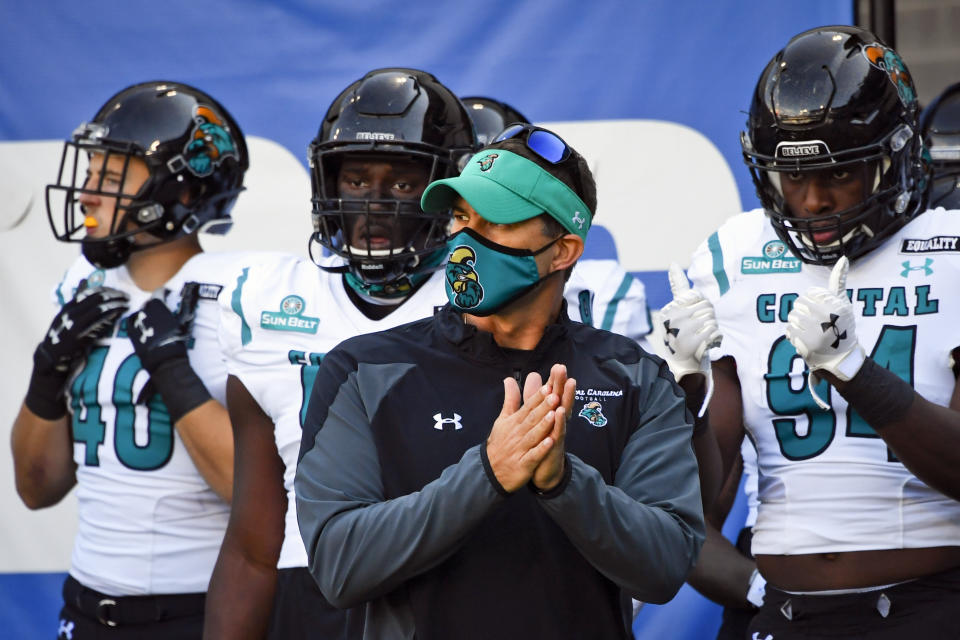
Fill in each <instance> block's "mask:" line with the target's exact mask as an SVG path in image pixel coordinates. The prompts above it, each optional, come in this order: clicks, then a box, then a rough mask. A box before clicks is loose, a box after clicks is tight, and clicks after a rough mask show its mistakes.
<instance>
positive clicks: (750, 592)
mask: <svg viewBox="0 0 960 640" xmlns="http://www.w3.org/2000/svg"><path fill="white" fill-rule="evenodd" d="M766 592H767V581H766V579H765V578H764V577H763V576H762V575H760V572H759V571H758V570H757V569H754V570H753V573H752V574H750V583H749V586H748V588H747V602H749V603H750V604H752V605H753V606H755V607H756V608H758V609H759V608H760V607H762V606H763V596H764V595H765V594H766Z"/></svg>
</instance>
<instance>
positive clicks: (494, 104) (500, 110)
mask: <svg viewBox="0 0 960 640" xmlns="http://www.w3.org/2000/svg"><path fill="white" fill-rule="evenodd" d="M460 102H462V103H463V106H465V107H466V108H467V115H469V116H470V120H472V121H473V128H474V129H476V130H477V143H478V144H479V146H481V147H485V146H487V145H488V144H490V143H491V142H493V141H494V139H495V138H496V137H497V134H499V133H500V132H501V131H503V130H504V129H506V128H507V127H508V126H510V125H511V124H529V123H530V121H529V120H527V118H526V116H524V115H523V114H522V113H520V112H519V111H517V110H516V109H514V108H513V107H511V106H510V105H508V104H507V103H506V102H500V101H499V100H494V99H493V98H484V97H481V96H471V97H469V98H460Z"/></svg>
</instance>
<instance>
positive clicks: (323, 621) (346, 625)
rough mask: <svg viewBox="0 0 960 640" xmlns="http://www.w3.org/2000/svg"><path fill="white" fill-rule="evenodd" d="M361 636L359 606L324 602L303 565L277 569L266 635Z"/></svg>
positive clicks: (349, 639) (283, 639)
mask: <svg viewBox="0 0 960 640" xmlns="http://www.w3.org/2000/svg"><path fill="white" fill-rule="evenodd" d="M362 637H363V607H359V608H357V609H350V610H347V611H344V610H341V609H337V608H335V607H334V606H333V605H332V604H330V603H329V602H327V599H326V598H324V597H323V594H322V593H321V592H320V588H319V587H317V583H316V582H315V581H314V579H313V576H311V575H310V572H309V571H308V570H307V568H306V567H297V568H292V569H280V571H279V572H278V575H277V591H276V594H275V595H274V598H273V611H272V613H271V614H270V626H269V627H268V631H267V638H269V639H270V640H300V639H304V640H305V639H307V638H323V639H324V640H327V639H329V640H353V639H354V638H362Z"/></svg>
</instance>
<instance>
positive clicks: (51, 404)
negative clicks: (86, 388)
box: [23, 366, 68, 420]
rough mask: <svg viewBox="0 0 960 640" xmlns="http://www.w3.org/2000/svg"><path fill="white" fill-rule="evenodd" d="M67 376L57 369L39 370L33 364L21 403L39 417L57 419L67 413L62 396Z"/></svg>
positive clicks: (64, 399) (65, 403)
mask: <svg viewBox="0 0 960 640" xmlns="http://www.w3.org/2000/svg"><path fill="white" fill-rule="evenodd" d="M67 377H68V376H67V374H65V373H60V372H58V371H48V372H41V371H40V370H39V369H38V368H37V367H36V366H34V367H33V373H32V374H30V384H29V386H28V387H27V397H26V398H24V400H23V404H25V405H26V406H27V409H29V410H30V411H32V412H33V413H34V415H36V416H37V417H39V418H43V419H44V420H59V419H60V418H62V417H63V416H65V415H67V402H66V398H65V397H64V387H66V386H67Z"/></svg>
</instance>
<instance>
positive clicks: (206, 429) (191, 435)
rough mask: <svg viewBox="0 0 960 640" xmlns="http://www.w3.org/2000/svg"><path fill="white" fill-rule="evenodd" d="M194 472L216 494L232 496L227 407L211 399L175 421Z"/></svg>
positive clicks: (226, 499)
mask: <svg viewBox="0 0 960 640" xmlns="http://www.w3.org/2000/svg"><path fill="white" fill-rule="evenodd" d="M176 428H177V432H178V433H179V434H180V438H181V440H183V444H184V446H185V447H186V448H187V452H188V453H189V454H190V459H191V460H193V464H194V465H195V466H196V467H197V471H199V472H200V475H202V476H203V479H204V480H206V481H207V484H209V485H210V487H211V488H212V489H213V490H214V492H216V494H217V495H218V496H220V497H221V498H223V500H224V501H226V502H227V503H229V502H230V501H231V498H232V496H233V430H232V428H231V426H230V416H229V414H228V413H227V410H226V409H225V408H224V407H223V405H221V404H220V403H219V402H217V401H216V400H213V399H210V400H207V401H206V402H204V403H203V404H201V405H200V406H198V407H196V408H195V409H193V410H191V411H189V412H188V413H186V414H185V415H184V416H183V417H182V418H181V419H180V420H179V421H178V422H177V423H176Z"/></svg>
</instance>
